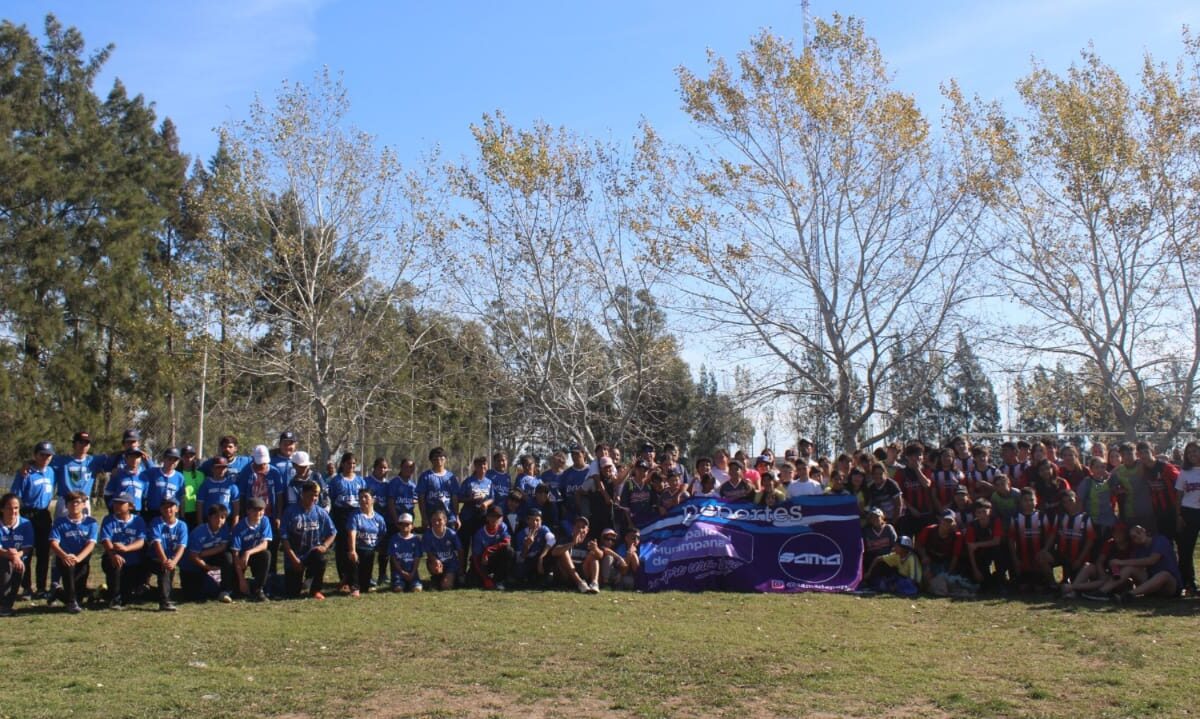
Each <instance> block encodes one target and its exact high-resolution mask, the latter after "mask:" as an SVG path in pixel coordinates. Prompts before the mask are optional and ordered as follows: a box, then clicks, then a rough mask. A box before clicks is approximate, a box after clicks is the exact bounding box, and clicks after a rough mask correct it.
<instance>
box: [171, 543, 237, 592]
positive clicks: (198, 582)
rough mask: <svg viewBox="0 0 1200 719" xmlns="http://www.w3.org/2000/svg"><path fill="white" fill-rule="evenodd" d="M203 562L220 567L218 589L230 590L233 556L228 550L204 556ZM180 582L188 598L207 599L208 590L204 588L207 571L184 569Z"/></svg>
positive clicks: (232, 581)
mask: <svg viewBox="0 0 1200 719" xmlns="http://www.w3.org/2000/svg"><path fill="white" fill-rule="evenodd" d="M204 563H205V564H211V565H214V566H217V567H220V568H221V583H220V585H219V591H222V592H232V591H233V588H234V587H233V584H234V575H233V556H232V555H231V554H230V553H229V552H220V553H219V554H214V555H212V556H210V557H204ZM179 579H180V582H182V584H183V596H184V597H186V598H188V599H189V600H193V601H199V600H203V599H208V598H209V595H210V592H209V591H208V590H207V589H206V586H207V579H208V573H207V572H203V571H199V572H193V571H190V570H189V571H186V572H182V573H181V575H180V578H179Z"/></svg>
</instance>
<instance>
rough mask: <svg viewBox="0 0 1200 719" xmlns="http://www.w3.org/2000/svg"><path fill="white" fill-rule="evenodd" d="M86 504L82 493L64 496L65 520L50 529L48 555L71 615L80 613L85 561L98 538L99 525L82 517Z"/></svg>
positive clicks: (85, 581)
mask: <svg viewBox="0 0 1200 719" xmlns="http://www.w3.org/2000/svg"><path fill="white" fill-rule="evenodd" d="M87 502H88V497H87V495H85V494H84V493H83V492H70V493H68V494H67V516H65V517H63V518H61V519H59V520H58V521H57V522H55V523H54V526H53V527H51V528H50V551H52V552H54V556H55V559H56V562H57V565H58V572H59V576H60V577H61V578H62V601H63V604H64V605H66V608H67V611H68V612H70V613H71V614H78V613H80V612H82V611H83V607H81V606H79V598H80V595H82V594H83V593H85V592H86V591H87V580H88V568H89V567H90V566H91V561H89V560H90V559H91V556H92V550H93V549H95V548H96V540H97V539H98V538H99V536H100V523H99V522H97V521H96V520H95V519H93V518H92V517H86V516H84V514H83V508H84V505H86V504H87ZM51 601H53V597H52V598H51Z"/></svg>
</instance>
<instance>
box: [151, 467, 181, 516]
mask: <svg viewBox="0 0 1200 719" xmlns="http://www.w3.org/2000/svg"><path fill="white" fill-rule="evenodd" d="M143 476H144V477H145V478H146V509H149V510H151V511H154V512H157V511H158V510H160V509H162V501H163V497H174V498H175V502H176V504H178V505H179V506H180V507H182V506H183V502H184V499H186V495H185V493H184V492H185V490H184V484H185V482H186V478H185V477H184V476H183V472H172V473H171V474H170V476H168V475H166V474H164V473H163V470H162V468H161V467H155V468H154V469H152V470H150V471H148V472H146V473H145V474H144V475H143Z"/></svg>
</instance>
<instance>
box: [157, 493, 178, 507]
mask: <svg viewBox="0 0 1200 719" xmlns="http://www.w3.org/2000/svg"><path fill="white" fill-rule="evenodd" d="M161 502H162V504H174V505H176V506H179V500H178V499H175V496H174V495H171V494H168V495H166V496H164V497H163V498H162V500H161Z"/></svg>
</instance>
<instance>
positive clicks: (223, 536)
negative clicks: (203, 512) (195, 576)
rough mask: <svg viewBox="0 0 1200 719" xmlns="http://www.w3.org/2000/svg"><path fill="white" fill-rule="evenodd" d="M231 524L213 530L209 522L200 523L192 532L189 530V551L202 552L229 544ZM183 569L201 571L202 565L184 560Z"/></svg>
mask: <svg viewBox="0 0 1200 719" xmlns="http://www.w3.org/2000/svg"><path fill="white" fill-rule="evenodd" d="M229 541H230V536H229V524H227V523H226V524H222V525H221V528H220V529H218V530H217V531H215V532H214V531H212V527H210V526H208V522H205V523H204V524H201V525H198V526H197V527H196V528H195V529H193V530H192V531H191V532H188V544H187V548H188V552H189V553H195V554H200V553H201V552H205V551H208V550H209V549H214V548H216V547H219V546H220V545H222V544H224V545H225V546H226V547H228V546H229ZM183 569H184V570H185V571H189V572H199V571H200V567H199V566H197V565H196V563H195V562H191V561H188V562H184V563H183Z"/></svg>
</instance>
